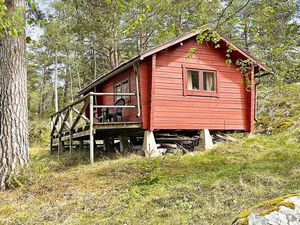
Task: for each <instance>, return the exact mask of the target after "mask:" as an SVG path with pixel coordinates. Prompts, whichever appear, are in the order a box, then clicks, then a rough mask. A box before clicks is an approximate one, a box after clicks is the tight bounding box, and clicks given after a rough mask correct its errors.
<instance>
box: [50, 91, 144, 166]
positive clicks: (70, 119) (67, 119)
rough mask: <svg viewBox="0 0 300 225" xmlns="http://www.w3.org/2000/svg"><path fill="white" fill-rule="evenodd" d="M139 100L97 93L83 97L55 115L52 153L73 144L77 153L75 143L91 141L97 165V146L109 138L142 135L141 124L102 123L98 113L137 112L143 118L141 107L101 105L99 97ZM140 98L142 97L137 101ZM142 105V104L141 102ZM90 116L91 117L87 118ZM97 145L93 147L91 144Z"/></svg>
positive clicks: (51, 121)
mask: <svg viewBox="0 0 300 225" xmlns="http://www.w3.org/2000/svg"><path fill="white" fill-rule="evenodd" d="M103 95H109V96H136V97H137V96H138V93H93V92H90V93H89V94H87V95H85V96H83V97H81V98H80V99H78V100H77V101H75V102H73V103H71V104H70V105H68V106H66V107H64V108H63V109H62V110H60V111H58V112H56V113H54V114H53V115H51V119H50V124H51V129H50V135H51V137H50V138H51V143H50V151H51V152H53V150H54V149H57V152H58V153H59V152H60V151H62V150H63V149H65V147H64V145H65V141H67V142H68V143H69V151H70V153H72V151H73V141H74V140H89V143H90V162H91V163H93V162H94V143H95V142H96V140H104V139H105V138H107V137H120V136H128V135H130V134H134V133H139V132H142V131H143V130H142V123H141V122H130V121H121V122H119V121H118V122H117V121H116V122H114V121H105V122H99V121H101V117H99V115H98V114H99V111H98V109H101V108H114V109H117V108H136V109H137V116H138V115H140V106H139V104H137V105H97V104H95V103H94V102H95V100H94V99H95V98H94V97H95V96H103ZM137 98H138V97H137ZM137 102H138V103H139V101H137ZM87 114H89V116H87ZM91 143H93V144H91Z"/></svg>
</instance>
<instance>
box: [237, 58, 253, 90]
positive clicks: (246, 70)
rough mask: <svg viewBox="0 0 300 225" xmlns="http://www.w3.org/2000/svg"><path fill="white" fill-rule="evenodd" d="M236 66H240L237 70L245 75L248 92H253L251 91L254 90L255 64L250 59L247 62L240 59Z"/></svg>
mask: <svg viewBox="0 0 300 225" xmlns="http://www.w3.org/2000/svg"><path fill="white" fill-rule="evenodd" d="M236 65H237V66H238V68H237V70H238V71H240V72H241V73H242V74H243V75H244V79H245V82H246V91H251V89H252V81H251V68H252V65H253V62H252V61H251V60H249V59H246V60H241V59H238V60H237V61H236Z"/></svg>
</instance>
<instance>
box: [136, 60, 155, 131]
mask: <svg viewBox="0 0 300 225" xmlns="http://www.w3.org/2000/svg"><path fill="white" fill-rule="evenodd" d="M138 69H139V82H140V96H141V110H142V115H141V119H142V122H143V129H146V130H149V129H150V111H151V77H152V68H151V58H147V59H145V60H143V61H141V62H140V63H139V67H138Z"/></svg>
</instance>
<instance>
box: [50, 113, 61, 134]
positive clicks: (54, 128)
mask: <svg viewBox="0 0 300 225" xmlns="http://www.w3.org/2000/svg"><path fill="white" fill-rule="evenodd" d="M58 120H59V116H58V114H57V115H56V119H55V121H54V124H53V127H52V130H51V132H50V135H51V136H53V134H54V132H55V130H56V125H57V123H58Z"/></svg>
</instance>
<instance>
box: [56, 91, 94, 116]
mask: <svg viewBox="0 0 300 225" xmlns="http://www.w3.org/2000/svg"><path fill="white" fill-rule="evenodd" d="M89 95H90V94H89V93H88V94H86V95H85V96H83V97H81V98H79V99H78V100H76V101H74V102H72V103H71V104H69V105H67V106H65V107H64V108H62V109H61V110H59V111H58V112H55V113H53V114H52V115H51V116H56V115H57V114H59V113H61V112H63V111H66V110H67V109H68V108H69V107H72V106H74V105H77V104H79V103H80V102H82V101H84V100H85V99H86V98H87V97H88V96H89Z"/></svg>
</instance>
